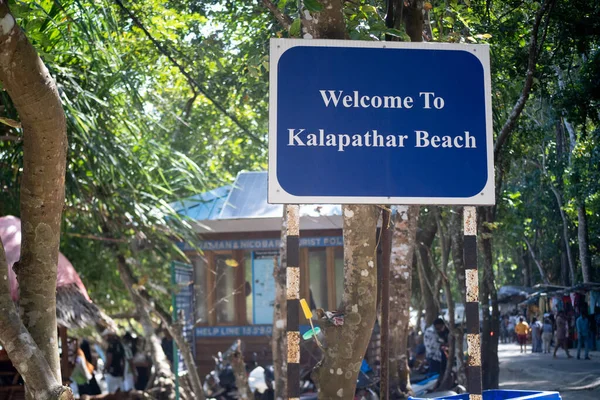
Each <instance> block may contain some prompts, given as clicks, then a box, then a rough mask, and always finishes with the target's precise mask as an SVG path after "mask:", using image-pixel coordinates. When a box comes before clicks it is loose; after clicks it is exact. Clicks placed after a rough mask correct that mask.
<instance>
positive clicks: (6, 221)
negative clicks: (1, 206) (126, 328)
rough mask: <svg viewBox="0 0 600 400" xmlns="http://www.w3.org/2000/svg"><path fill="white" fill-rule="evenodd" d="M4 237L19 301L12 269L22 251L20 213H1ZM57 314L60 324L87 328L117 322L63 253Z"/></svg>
mask: <svg viewBox="0 0 600 400" xmlns="http://www.w3.org/2000/svg"><path fill="white" fill-rule="evenodd" d="M0 240H1V241H2V244H3V246H4V250H5V252H6V261H7V264H8V278H9V279H8V280H9V284H10V289H11V290H10V291H11V296H12V298H13V300H14V301H18V293H19V292H18V282H17V278H16V276H15V273H14V271H13V269H12V266H13V264H14V263H15V262H16V261H18V260H19V257H20V254H21V221H20V220H19V218H17V217H13V216H6V217H0ZM56 316H57V318H58V325H60V326H63V327H65V328H83V327H85V326H93V325H97V326H99V328H107V327H111V328H113V327H114V326H115V323H114V322H113V321H112V320H111V319H110V318H109V317H108V316H107V315H105V314H104V313H103V312H102V311H101V310H100V309H99V308H98V306H97V305H95V304H94V303H92V300H91V299H90V297H89V296H88V293H87V290H86V288H85V286H84V285H83V282H82V281H81V279H80V278H79V275H78V274H77V271H75V268H74V267H73V265H72V264H71V262H70V261H69V260H68V259H67V258H66V257H65V256H64V255H63V254H62V253H59V257H58V268H57V282H56Z"/></svg>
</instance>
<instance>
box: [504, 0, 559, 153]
mask: <svg viewBox="0 0 600 400" xmlns="http://www.w3.org/2000/svg"><path fill="white" fill-rule="evenodd" d="M554 3H555V0H547V1H545V2H544V4H543V5H542V7H540V9H539V10H538V12H537V14H536V16H535V21H534V23H533V30H532V32H531V39H530V42H529V59H528V62H527V74H526V77H525V84H524V85H523V90H522V92H521V96H520V97H519V99H518V100H517V102H516V103H515V105H514V107H513V109H512V111H511V113H510V115H509V117H508V119H507V120H506V122H505V123H504V126H502V129H501V130H500V133H499V134H498V138H497V139H496V144H495V145H494V160H495V161H498V157H499V154H500V150H501V149H502V146H503V145H504V143H505V142H506V140H507V139H508V137H509V136H510V134H511V133H512V132H513V130H514V128H515V125H516V124H517V120H518V119H519V116H520V115H521V112H522V111H523V108H525V103H527V99H529V95H530V94H531V88H532V86H533V75H534V74H535V70H536V64H537V60H538V56H539V53H540V51H539V49H541V46H542V45H543V43H544V39H545V38H546V32H544V33H543V34H542V40H540V41H539V42H540V43H539V45H538V35H539V30H540V25H541V23H542V19H543V17H544V15H545V14H546V12H548V14H549V13H550V12H551V11H552V8H553V7H554ZM548 18H550V17H549V16H548ZM547 28H548V26H546V27H545V29H547Z"/></svg>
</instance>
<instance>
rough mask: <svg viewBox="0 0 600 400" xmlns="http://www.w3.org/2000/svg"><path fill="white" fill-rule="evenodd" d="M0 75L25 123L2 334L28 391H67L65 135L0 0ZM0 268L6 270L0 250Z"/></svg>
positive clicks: (52, 92) (37, 66)
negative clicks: (12, 281)
mask: <svg viewBox="0 0 600 400" xmlns="http://www.w3.org/2000/svg"><path fill="white" fill-rule="evenodd" d="M0 82H2V86H3V88H4V89H5V90H6V91H7V92H8V94H9V96H10V97H11V99H12V101H13V104H14V106H15V108H16V110H17V112H18V114H19V117H20V119H21V125H22V128H23V175H22V178H21V190H20V196H21V197H20V205H21V220H22V246H21V259H20V260H19V262H17V263H16V264H15V265H14V266H13V268H14V270H15V273H16V274H17V279H18V282H19V299H20V303H19V304H20V309H21V315H20V317H19V315H17V313H16V310H15V309H14V305H13V304H12V300H11V298H10V295H9V288H8V281H7V280H6V275H4V277H5V279H4V282H2V283H1V285H0V286H2V289H0V304H1V307H2V309H3V311H2V312H1V314H2V316H0V342H2V344H3V346H4V347H5V348H6V349H7V352H8V354H9V357H10V359H11V360H12V362H13V364H14V365H15V367H16V368H17V370H18V371H19V372H20V373H21V375H22V376H23V379H24V380H25V382H26V390H27V396H28V398H35V399H41V400H45V399H66V398H72V393H71V391H70V390H69V389H66V388H63V387H62V386H61V372H60V360H59V356H58V340H57V330H56V268H57V263H58V247H59V241H60V222H61V215H62V207H63V203H64V179H65V165H66V150H67V135H66V122H65V115H64V112H63V110H62V105H61V101H60V96H59V94H58V90H57V88H56V84H55V82H54V80H53V79H52V77H51V76H50V73H49V72H48V70H47V69H46V67H45V66H44V64H43V62H42V60H41V59H40V58H39V57H38V55H37V53H36V51H35V49H34V48H33V46H32V45H31V44H30V43H29V41H28V40H27V38H26V36H25V33H24V32H23V31H22V30H21V29H20V28H19V26H18V25H17V24H16V23H15V19H14V17H13V16H12V15H11V14H10V11H9V9H8V5H7V4H6V1H3V0H0ZM1 258H2V261H1V262H0V263H1V264H2V266H0V270H2V268H4V271H6V268H7V266H6V260H5V256H4V250H2V257H1Z"/></svg>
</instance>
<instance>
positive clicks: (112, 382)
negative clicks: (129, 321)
mask: <svg viewBox="0 0 600 400" xmlns="http://www.w3.org/2000/svg"><path fill="white" fill-rule="evenodd" d="M102 336H103V337H104V338H105V339H106V341H107V342H108V348H107V349H106V364H105V366H104V371H105V378H106V386H107V390H108V393H115V392H116V391H117V390H119V389H120V390H121V391H123V390H124V387H123V374H124V372H125V349H124V348H123V345H122V344H121V341H120V340H119V337H118V336H117V335H116V333H115V332H112V331H109V330H106V331H104V332H103V333H102Z"/></svg>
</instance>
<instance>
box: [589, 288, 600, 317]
mask: <svg viewBox="0 0 600 400" xmlns="http://www.w3.org/2000/svg"><path fill="white" fill-rule="evenodd" d="M589 296H590V300H589V301H588V306H589V310H588V311H589V313H590V315H591V314H595V313H596V307H600V292H597V291H595V290H593V291H591V292H590V293H589Z"/></svg>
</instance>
